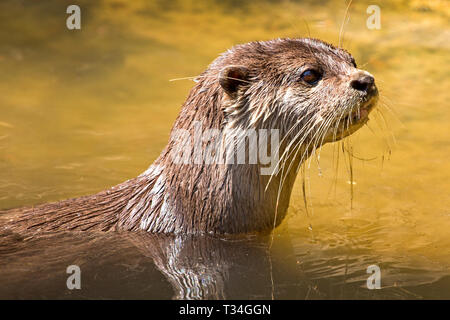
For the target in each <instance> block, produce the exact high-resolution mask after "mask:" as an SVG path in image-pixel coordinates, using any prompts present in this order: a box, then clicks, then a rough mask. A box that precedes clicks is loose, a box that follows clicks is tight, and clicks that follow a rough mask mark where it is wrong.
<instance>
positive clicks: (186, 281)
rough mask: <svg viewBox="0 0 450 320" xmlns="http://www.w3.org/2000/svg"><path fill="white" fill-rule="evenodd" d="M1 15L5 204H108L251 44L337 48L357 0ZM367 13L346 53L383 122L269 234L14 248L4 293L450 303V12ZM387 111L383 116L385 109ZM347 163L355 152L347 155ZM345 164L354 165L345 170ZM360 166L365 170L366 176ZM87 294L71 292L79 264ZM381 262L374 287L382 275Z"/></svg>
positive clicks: (65, 241)
mask: <svg viewBox="0 0 450 320" xmlns="http://www.w3.org/2000/svg"><path fill="white" fill-rule="evenodd" d="M77 3H79V4H80V6H81V9H82V30H80V31H69V30H67V29H66V28H65V19H66V16H67V15H66V14H65V9H66V7H67V6H68V5H69V4H72V3H71V2H70V1H56V0H55V1H45V2H36V1H12V0H11V1H9V0H8V1H2V2H1V4H0V21H1V22H0V73H1V77H0V209H6V208H12V207H18V206H25V205H32V204H38V203H42V202H47V201H56V200H60V199H65V198H70V197H76V196H81V195H86V194H91V193H95V192H98V191H100V190H102V189H105V188H107V187H110V186H113V185H115V184H117V183H120V182H122V181H124V180H126V179H128V178H131V177H134V176H136V175H138V174H140V173H141V172H143V171H144V170H145V169H146V168H147V167H148V165H149V164H150V163H151V162H152V161H153V160H154V159H155V158H156V157H157V156H158V154H159V152H160V151H161V150H162V148H163V147H164V145H165V144H166V142H167V139H168V134H169V130H170V128H171V125H172V123H173V121H174V120H175V117H176V115H177V113H178V111H179V109H180V106H181V104H182V102H183V101H184V99H185V98H186V96H187V94H188V92H189V89H190V88H191V87H192V85H193V83H192V82H191V81H188V80H185V81H169V80H170V79H174V78H179V77H186V76H194V75H197V74H199V73H201V72H202V71H203V70H204V69H205V68H206V66H207V65H208V64H209V63H210V62H211V61H212V60H213V59H214V58H215V57H217V55H218V54H219V53H220V52H223V51H224V50H226V49H227V48H229V47H230V46H232V45H234V44H237V43H244V42H248V41H252V40H267V39H272V38H277V37H304V36H308V35H310V36H312V37H317V38H320V39H323V40H326V41H329V42H331V43H333V44H336V45H337V43H338V40H339V30H340V28H341V23H342V21H343V18H344V14H345V8H346V4H345V3H344V1H320V2H317V1H258V2H256V1H247V2H240V1H231V0H230V1H206V0H204V1H187V0H179V1H171V2H166V1H132V2H131V1H124V0H120V1H119V0H116V1H96V2H92V1H78V2H77ZM369 4H372V3H369V2H368V1H355V3H354V4H353V5H352V7H351V9H350V12H349V13H350V15H349V17H350V19H349V20H348V22H347V23H346V24H345V28H344V31H345V32H344V37H343V47H344V48H346V49H347V50H348V51H350V52H351V53H352V54H353V55H354V57H355V58H356V61H357V62H358V65H360V66H363V67H364V68H365V69H367V70H368V71H369V72H371V73H372V74H374V76H375V78H376V81H377V85H378V87H379V89H380V92H381V100H380V106H379V112H378V111H375V112H374V113H373V115H372V116H371V120H370V121H369V124H368V127H364V128H363V129H361V130H360V131H359V132H358V133H357V134H355V135H353V136H352V137H351V140H350V141H347V142H346V144H345V145H344V148H346V149H347V150H351V151H352V154H353V157H352V158H349V156H348V153H346V154H347V155H344V154H343V153H342V152H340V153H339V150H341V148H342V145H337V144H332V145H327V146H325V147H324V148H323V150H322V152H321V153H320V161H316V159H315V158H314V159H312V161H311V163H310V165H308V168H309V169H308V170H306V174H305V182H306V185H307V187H308V188H307V196H306V198H307V207H308V210H306V208H305V205H304V197H303V194H302V188H301V186H302V178H301V177H299V179H298V183H297V185H296V187H295V189H294V192H293V196H292V200H291V208H290V210H289V214H288V217H287V218H286V220H285V221H284V222H283V224H282V225H281V226H280V227H279V228H277V229H276V230H275V231H274V243H273V246H271V247H270V245H269V243H270V239H269V238H267V237H245V238H241V239H216V238H210V237H206V238H197V239H187V238H178V239H174V238H171V237H158V236H151V235H145V234H133V235H130V234H122V233H121V234H116V233H106V234H97V233H77V234H58V235H52V236H50V235H49V236H46V237H43V238H34V239H31V240H27V241H23V239H16V243H15V245H12V246H11V247H9V248H8V249H4V250H2V252H0V282H1V287H0V298H63V299H69V298H153V299H158V298H159V299H162V298H244V299H245V298H267V299H271V298H275V299H281V298H287V299H322V298H324V299H353V298H361V299H383V298H393V299H397V298H412V299H416V298H417V299H420V298H438V299H448V298H450V268H449V267H450V249H449V248H450V236H449V227H450V209H449V208H450V196H449V195H450V184H449V180H450V164H449V161H448V158H449V156H450V143H449V138H448V137H449V135H448V132H449V131H448V123H449V121H450V108H449V104H448V101H449V100H450V94H449V90H448V88H449V83H450V76H449V65H450V64H449V62H450V55H449V53H450V52H449V51H450V22H449V21H450V20H449V19H450V9H449V6H448V4H446V3H445V2H436V4H435V3H434V2H431V4H427V2H426V1H413V2H410V3H408V2H402V1H392V2H390V4H389V5H388V4H383V5H381V10H382V11H381V14H382V28H381V29H380V30H369V29H367V27H366V22H365V21H366V19H367V14H366V8H367V6H368V5H369ZM380 112H381V113H380ZM338 153H339V156H338V155H337V154H338ZM337 163H338V165H337ZM351 172H352V175H351V174H350V173H351ZM71 264H76V265H79V266H80V267H81V269H82V275H83V277H82V289H81V290H75V291H70V290H68V289H67V288H66V285H65V281H66V278H67V276H68V275H67V274H66V267H67V266H68V265H71ZM374 264H375V265H378V266H379V267H380V268H381V286H382V288H381V289H380V290H368V289H367V286H366V279H367V278H368V276H369V274H367V273H366V269H367V267H368V266H369V265H374Z"/></svg>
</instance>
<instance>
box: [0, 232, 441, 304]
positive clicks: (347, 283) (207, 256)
mask: <svg viewBox="0 0 450 320" xmlns="http://www.w3.org/2000/svg"><path fill="white" fill-rule="evenodd" d="M365 240H367V239H365ZM362 242H364V241H362ZM347 245H348V244H345V245H344V244H341V245H339V244H336V246H335V247H333V248H327V247H324V246H321V249H320V246H317V245H316V244H314V243H311V242H310V243H309V244H308V241H306V242H305V244H304V245H303V246H302V247H294V246H293V245H292V244H291V237H290V235H289V233H287V232H286V230H284V231H283V233H276V234H275V236H274V242H273V245H272V247H271V248H269V247H270V236H245V237H232V238H217V237H212V236H188V237H187V236H178V237H174V236H166V235H152V234H147V233H132V232H130V233H119V234H117V233H114V232H108V233H60V234H55V235H46V236H42V237H39V238H30V239H24V238H21V237H20V236H17V235H11V234H10V235H3V236H2V243H1V246H0V256H1V259H0V281H1V283H2V286H1V289H0V298H2V299H5V298H32V299H40V298H66V299H72V298H116V299H132V298H138V299H170V298H172V299H327V298H335V299H355V298H357V299H369V298H370V299H373V298H375V299H380V298H395V299H398V298H413V299H415V298H424V297H425V298H427V297H428V298H430V297H431V298H432V297H434V296H433V295H429V293H427V290H426V288H428V287H429V285H430V284H433V286H442V287H445V286H446V285H448V283H449V280H450V278H449V277H442V278H440V277H438V278H435V277H434V276H433V274H434V275H436V274H439V272H434V273H433V274H432V273H429V275H430V277H429V278H428V280H426V279H427V273H426V272H424V271H425V270H421V271H420V272H419V270H420V269H419V266H418V265H415V266H414V270H415V273H416V274H419V275H420V277H416V280H414V278H410V279H409V280H411V281H410V282H411V283H413V282H414V281H416V284H415V286H414V287H413V288H407V287H399V286H396V285H394V284H392V285H389V282H390V279H389V277H390V275H389V274H393V277H394V278H395V279H397V280H398V279H401V278H403V277H408V276H409V277H410V275H411V274H412V272H411V271H412V269H409V268H408V266H409V262H408V261H407V260H404V261H402V260H401V259H399V258H400V257H396V258H395V259H392V260H390V261H389V260H385V261H380V256H375V255H371V254H370V251H369V250H364V249H363V246H364V245H367V243H365V244H364V245H363V246H358V244H354V247H353V248H352V250H345V249H343V247H345V246H347ZM314 246H316V248H314ZM358 248H359V249H358ZM320 250H321V252H320ZM355 252H358V254H355ZM374 262H377V263H379V264H380V266H381V268H382V270H383V272H382V274H383V278H382V287H383V288H382V290H368V289H367V287H366V286H365V285H366V279H367V277H368V274H366V273H365V271H366V268H367V266H369V265H371V264H374ZM73 264H75V265H78V266H80V268H81V272H82V278H81V286H82V288H81V290H73V291H71V290H68V289H67V288H66V279H67V277H68V275H67V274H66V272H65V271H66V268H67V266H69V265H73ZM424 267H428V266H424ZM436 271H437V270H436ZM441 274H444V273H442V272H441ZM417 278H418V279H420V281H419V282H417Z"/></svg>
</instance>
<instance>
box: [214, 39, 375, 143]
mask: <svg viewBox="0 0 450 320" xmlns="http://www.w3.org/2000/svg"><path fill="white" fill-rule="evenodd" d="M212 69H213V70H215V71H216V72H217V73H218V75H219V83H220V86H221V88H222V90H223V91H224V93H225V94H224V100H225V101H224V102H225V103H224V104H223V105H225V116H226V117H225V119H226V123H227V125H228V126H242V127H244V128H249V127H254V128H277V129H279V130H280V137H286V141H287V143H288V144H289V143H290V146H292V147H294V148H296V147H299V146H300V145H305V144H309V145H311V146H314V148H316V147H318V146H320V145H322V144H323V143H325V142H332V141H337V140H339V139H342V138H344V137H345V136H348V135H350V134H352V133H353V132H355V131H356V130H357V129H359V128H361V127H362V126H363V125H364V124H365V123H366V122H367V120H368V115H369V113H370V111H371V110H372V108H373V107H374V105H375V103H376V101H377V97H378V90H377V88H376V86H375V81H374V78H373V76H372V75H371V74H370V73H368V72H367V71H364V70H361V69H358V68H357V66H356V63H355V60H354V59H353V57H352V56H351V55H350V54H349V53H348V52H347V51H345V50H343V49H340V48H336V47H333V46H332V45H330V44H327V43H325V42H322V41H320V40H316V39H277V40H272V41H266V42H252V43H247V44H244V45H239V46H236V47H234V48H233V49H231V50H229V51H228V52H226V53H225V54H224V55H222V56H221V57H220V58H219V59H217V60H216V61H215V62H214V63H213V64H212Z"/></svg>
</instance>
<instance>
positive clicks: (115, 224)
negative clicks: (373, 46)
mask: <svg viewBox="0 0 450 320" xmlns="http://www.w3.org/2000/svg"><path fill="white" fill-rule="evenodd" d="M308 64H313V65H316V66H317V65H318V66H319V67H321V68H323V69H325V70H327V73H326V77H327V78H326V79H325V78H324V86H323V87H321V91H320V92H318V91H314V88H312V89H311V88H306V87H304V86H302V84H301V83H299V76H300V73H301V70H302V68H304V67H305V66H306V65H308ZM230 65H238V66H245V67H246V68H247V69H248V71H249V73H248V75H247V76H248V79H247V80H246V81H242V83H241V84H240V86H239V88H238V91H237V92H236V95H235V96H230V95H228V94H227V93H226V92H225V91H224V90H223V87H221V85H220V83H219V81H218V79H219V75H220V72H221V70H223V68H224V67H226V66H230ZM355 67H356V65H355V62H354V60H353V58H352V57H351V55H350V54H348V53H347V52H346V51H344V50H342V49H338V48H335V47H333V46H331V45H329V44H326V43H324V42H322V41H320V40H315V39H277V40H272V41H266V42H252V43H247V44H243V45H238V46H235V47H234V48H232V49H231V50H229V51H227V52H225V53H224V54H222V55H221V56H220V57H219V58H217V59H216V60H215V61H214V62H213V63H212V64H211V65H210V66H209V67H208V69H207V70H206V71H205V72H204V73H202V74H201V75H200V76H199V77H198V82H197V83H196V85H195V86H194V87H193V88H192V90H191V92H190V93H189V96H188V97H187V99H186V101H185V103H184V104H183V106H182V109H181V111H180V114H179V116H178V118H177V119H176V121H175V124H174V127H173V129H172V133H171V138H170V140H169V142H168V144H167V146H166V148H165V149H164V150H163V151H162V153H161V155H160V156H159V157H158V159H157V160H156V161H155V162H154V163H153V164H152V166H150V168H149V169H148V170H147V171H145V172H144V173H143V174H141V175H140V176H139V177H137V178H134V179H131V180H128V181H126V182H124V183H122V184H119V185H117V186H115V187H113V188H111V189H109V190H106V191H102V192H100V193H98V194H95V195H91V196H85V197H81V198H76V199H70V200H64V201H60V202H56V203H50V204H42V205H38V206H35V207H31V208H18V209H12V210H7V211H4V212H2V213H1V215H0V216H1V218H2V220H3V222H2V225H3V228H4V229H8V230H13V231H14V232H16V231H17V232H42V231H56V230H93V229H95V230H104V231H106V230H111V229H117V230H145V231H148V232H154V233H186V234H196V233H220V234H223V233H246V232H258V231H265V230H270V229H271V228H273V227H274V226H276V225H278V224H279V223H280V222H281V221H282V219H283V218H284V216H285V214H286V211H287V208H288V205H289V199H290V194H291V191H292V187H293V184H294V182H295V178H296V175H297V171H298V168H299V166H300V165H301V163H302V162H303V161H305V159H306V158H307V157H309V156H310V155H311V153H313V152H314V151H315V149H316V148H318V147H320V145H321V144H322V143H324V141H325V134H329V133H330V132H328V131H326V130H325V129H328V128H325V126H324V125H323V126H321V127H316V128H315V127H314V125H315V122H316V121H315V117H316V116H317V115H321V117H323V119H324V121H325V120H327V121H328V122H327V125H328V127H331V125H332V122H333V121H334V120H335V119H334V118H337V117H338V116H339V118H342V117H343V116H344V115H345V114H346V113H347V112H350V111H351V110H353V109H352V108H353V106H354V105H356V104H360V103H361V102H362V101H363V99H364V97H361V96H357V95H356V94H353V93H351V94H350V93H348V92H347V91H346V90H347V89H346V87H345V86H341V85H340V82H339V81H341V78H340V77H341V75H342V74H344V76H346V77H348V75H349V72H350V71H349V70H353V69H354V68H355ZM325 80H326V81H325ZM340 88H342V89H340ZM349 106H350V107H349ZM336 110H339V112H337V111H336ZM332 116H333V117H334V118H333V119H331V118H332ZM332 120H333V121H332ZM195 121H201V122H202V123H203V125H204V129H209V128H216V129H220V130H223V129H230V130H233V129H239V128H240V129H250V128H254V129H264V128H266V129H279V130H280V138H283V141H284V142H283V143H282V146H281V150H280V155H282V154H284V157H283V158H282V159H281V160H282V164H284V166H283V170H281V171H279V172H276V173H275V174H274V175H273V176H263V175H261V174H260V165H259V164H239V165H238V164H214V165H201V164H176V163H174V162H173V161H172V159H171V156H170V151H171V150H172V149H173V148H175V147H176V143H177V141H176V137H175V135H174V130H175V129H181V128H182V129H186V130H189V131H190V132H192V131H193V123H194V122H195ZM308 128H310V130H306V129H308ZM319 129H320V134H321V135H320V137H318V135H316V133H317V131H318V130H319ZM301 130H303V135H301V134H300V133H301V132H302V131H301ZM336 130H337V129H335V130H334V135H335V136H336ZM299 137H300V138H302V140H298V139H299ZM318 138H320V139H318ZM295 139H297V140H295ZM314 139H315V140H314ZM334 139H336V137H334ZM293 140H295V141H294V142H296V144H294V143H290V142H293ZM313 140H314V141H315V142H314V143H311V142H312V141H313ZM332 140H333V139H332ZM192 152H193V150H192Z"/></svg>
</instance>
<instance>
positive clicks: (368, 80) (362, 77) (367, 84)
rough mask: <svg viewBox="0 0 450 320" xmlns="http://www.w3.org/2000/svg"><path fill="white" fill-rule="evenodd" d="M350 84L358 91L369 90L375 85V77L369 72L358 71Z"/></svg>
mask: <svg viewBox="0 0 450 320" xmlns="http://www.w3.org/2000/svg"><path fill="white" fill-rule="evenodd" d="M350 86H351V87H352V88H353V89H356V90H358V91H364V92H369V91H371V90H372V89H373V88H374V86H375V79H374V78H373V77H372V76H371V75H370V74H367V73H363V72H360V73H357V74H356V75H355V76H354V77H353V79H352V80H351V81H350Z"/></svg>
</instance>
